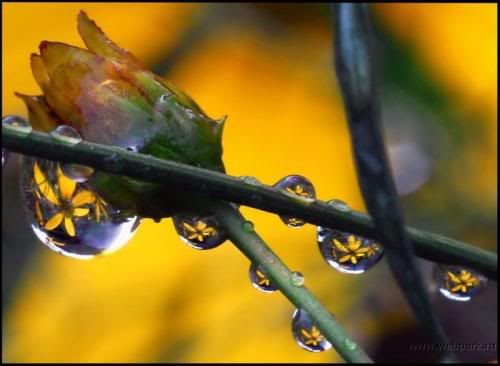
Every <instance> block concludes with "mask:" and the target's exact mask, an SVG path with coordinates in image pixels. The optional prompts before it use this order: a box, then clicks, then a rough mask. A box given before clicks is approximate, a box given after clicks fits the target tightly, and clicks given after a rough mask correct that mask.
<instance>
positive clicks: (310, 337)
mask: <svg viewBox="0 0 500 366" xmlns="http://www.w3.org/2000/svg"><path fill="white" fill-rule="evenodd" d="M300 333H301V334H302V339H303V341H304V343H305V344H306V345H308V346H318V345H319V344H320V343H321V341H322V340H323V339H325V337H324V336H323V335H322V334H321V332H320V331H319V329H318V328H316V326H315V325H313V326H312V327H311V330H310V331H309V332H308V331H307V330H305V329H301V330H300Z"/></svg>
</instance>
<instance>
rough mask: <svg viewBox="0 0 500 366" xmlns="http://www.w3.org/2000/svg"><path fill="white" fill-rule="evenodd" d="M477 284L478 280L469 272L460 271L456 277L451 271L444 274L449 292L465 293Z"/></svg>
mask: <svg viewBox="0 0 500 366" xmlns="http://www.w3.org/2000/svg"><path fill="white" fill-rule="evenodd" d="M478 284H479V280H478V279H477V278H476V277H474V276H473V275H472V273H470V272H469V271H465V270H461V271H460V274H458V275H456V274H454V273H453V272H451V271H447V272H446V287H447V288H448V289H449V290H450V291H451V292H462V293H465V292H467V290H469V288H472V287H475V286H477V285H478Z"/></svg>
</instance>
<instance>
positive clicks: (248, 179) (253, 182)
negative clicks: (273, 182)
mask: <svg viewBox="0 0 500 366" xmlns="http://www.w3.org/2000/svg"><path fill="white" fill-rule="evenodd" d="M239 179H240V180H241V181H243V183H246V184H250V185H252V186H259V185H261V184H262V183H260V182H259V180H258V179H257V178H255V177H252V176H249V175H243V176H241V177H239Z"/></svg>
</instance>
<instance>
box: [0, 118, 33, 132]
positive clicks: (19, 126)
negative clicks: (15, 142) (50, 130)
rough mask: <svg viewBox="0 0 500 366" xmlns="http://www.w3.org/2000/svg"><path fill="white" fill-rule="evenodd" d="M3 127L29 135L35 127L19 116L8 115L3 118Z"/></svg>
mask: <svg viewBox="0 0 500 366" xmlns="http://www.w3.org/2000/svg"><path fill="white" fill-rule="evenodd" d="M2 128H7V129H9V130H14V131H16V132H19V133H22V134H23V135H27V134H29V133H31V131H32V130H33V128H32V127H31V124H30V123H29V122H28V121H26V120H25V119H23V118H21V117H19V116H6V117H3V118H2Z"/></svg>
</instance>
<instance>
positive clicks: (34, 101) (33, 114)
mask: <svg viewBox="0 0 500 366" xmlns="http://www.w3.org/2000/svg"><path fill="white" fill-rule="evenodd" d="M15 94H16V96H17V97H19V98H21V99H22V100H23V102H24V103H25V104H26V107H27V108H28V112H29V121H30V123H31V126H32V127H33V129H34V130H37V131H43V132H50V131H52V130H54V129H55V128H56V127H57V126H59V125H62V124H63V122H62V121H61V120H60V119H59V117H57V116H56V115H54V114H53V113H52V112H51V111H50V109H49V106H48V105H47V102H46V101H45V98H44V97H43V96H29V95H24V94H21V93H15Z"/></svg>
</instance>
